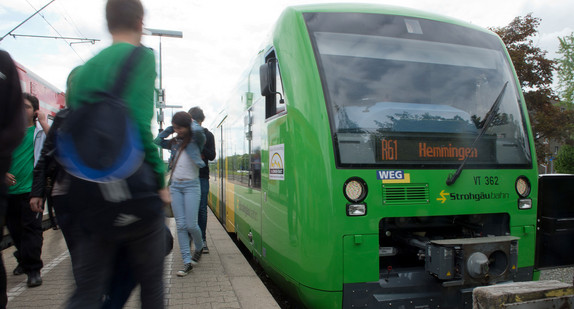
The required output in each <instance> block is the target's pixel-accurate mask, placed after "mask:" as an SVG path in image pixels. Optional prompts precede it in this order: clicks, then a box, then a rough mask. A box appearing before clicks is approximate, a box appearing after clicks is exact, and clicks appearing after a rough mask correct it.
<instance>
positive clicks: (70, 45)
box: [26, 0, 86, 62]
mask: <svg viewBox="0 0 574 309" xmlns="http://www.w3.org/2000/svg"><path fill="white" fill-rule="evenodd" d="M26 2H28V4H29V5H30V6H31V7H32V8H33V9H34V10H36V8H35V7H34V6H33V5H32V4H31V3H30V1H28V0H26ZM38 15H40V16H42V18H43V19H44V21H46V23H47V24H48V25H49V26H50V27H51V28H52V29H53V30H54V31H55V32H56V33H57V34H58V36H59V37H60V38H61V39H62V40H64V41H65V42H66V43H67V44H68V46H69V47H70V48H71V49H72V50H73V51H74V53H75V54H76V56H78V58H80V60H82V61H83V62H86V60H84V58H82V56H80V54H78V52H77V51H76V49H74V47H73V46H72V44H70V42H68V40H66V39H65V38H64V37H63V36H62V35H61V34H60V32H59V31H58V30H57V29H56V28H55V27H54V26H52V24H51V23H50V22H49V21H48V19H46V17H45V16H44V14H42V13H38Z"/></svg>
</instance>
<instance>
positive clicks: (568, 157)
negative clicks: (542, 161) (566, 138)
mask: <svg viewBox="0 0 574 309" xmlns="http://www.w3.org/2000/svg"><path fill="white" fill-rule="evenodd" d="M554 167H555V168H556V171H557V172H558V173H565V174H574V146H570V145H564V146H562V147H561V148H560V150H559V151H558V157H557V158H556V164H555V165H554Z"/></svg>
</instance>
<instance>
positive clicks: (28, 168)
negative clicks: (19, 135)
mask: <svg viewBox="0 0 574 309" xmlns="http://www.w3.org/2000/svg"><path fill="white" fill-rule="evenodd" d="M35 129H36V127H35V126H31V127H29V128H28V129H27V130H26V135H25V136H24V139H22V142H21V143H20V145H18V147H17V148H16V149H14V152H12V164H11V165H10V171H9V172H8V173H10V174H12V175H14V177H16V184H15V185H13V186H9V187H8V194H24V193H30V191H32V179H33V175H32V171H33V170H34V130H35Z"/></svg>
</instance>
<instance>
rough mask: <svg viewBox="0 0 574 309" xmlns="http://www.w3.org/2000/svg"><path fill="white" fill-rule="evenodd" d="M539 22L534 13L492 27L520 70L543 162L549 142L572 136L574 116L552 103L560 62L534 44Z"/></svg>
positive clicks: (554, 96)
mask: <svg viewBox="0 0 574 309" xmlns="http://www.w3.org/2000/svg"><path fill="white" fill-rule="evenodd" d="M539 25H540V19H539V18H536V17H532V13H530V14H528V15H526V16H524V17H516V18H514V20H513V21H512V22H511V23H510V24H508V26H505V27H500V28H491V29H490V30H492V31H494V32H495V33H496V34H498V35H499V36H500V38H501V39H502V41H503V42H504V44H505V45H506V48H507V50H508V53H509V55H510V58H511V59H512V63H513V64H514V68H515V69H516V74H517V75H518V80H519V81H520V86H521V87H522V91H523V94H524V99H525V100H526V106H527V108H528V113H529V115H530V121H531V124H532V127H533V130H534V139H535V146H536V154H537V157H538V160H539V163H543V162H544V160H545V158H546V157H547V156H548V155H549V154H550V149H549V148H548V143H547V141H548V140H551V139H552V140H557V141H559V142H564V141H565V140H566V139H568V138H569V137H570V132H572V128H571V125H569V124H570V123H572V119H574V118H572V113H569V112H562V111H561V110H560V108H559V107H558V106H556V105H554V104H552V103H553V102H558V97H557V96H556V94H555V93H554V91H553V90H552V88H551V86H552V73H553V71H554V70H555V68H556V63H555V62H554V61H553V60H550V59H547V58H546V54H547V52H546V51H543V50H542V49H540V48H539V47H536V46H535V45H534V42H533V38H534V37H535V36H536V35H537V34H538V30H537V28H538V26H539ZM557 124H562V125H565V126H568V127H567V128H565V127H561V126H558V125H557Z"/></svg>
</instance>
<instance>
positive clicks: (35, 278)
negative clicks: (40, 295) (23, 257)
mask: <svg viewBox="0 0 574 309" xmlns="http://www.w3.org/2000/svg"><path fill="white" fill-rule="evenodd" d="M40 285H42V277H41V276H40V272H39V271H33V272H30V273H29V274H28V287H29V288H33V287H35V286H40Z"/></svg>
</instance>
